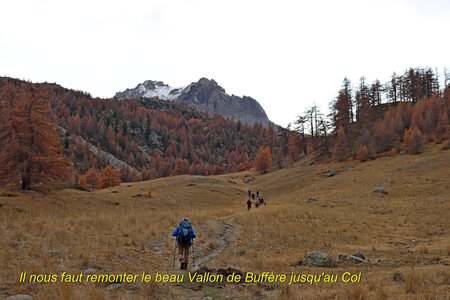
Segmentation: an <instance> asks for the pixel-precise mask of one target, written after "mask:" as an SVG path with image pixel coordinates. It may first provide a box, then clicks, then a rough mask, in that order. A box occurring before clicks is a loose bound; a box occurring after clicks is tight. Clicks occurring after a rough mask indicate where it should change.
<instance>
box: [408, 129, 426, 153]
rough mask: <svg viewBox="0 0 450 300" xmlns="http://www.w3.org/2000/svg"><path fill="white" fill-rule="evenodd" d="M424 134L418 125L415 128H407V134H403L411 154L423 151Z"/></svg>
mask: <svg viewBox="0 0 450 300" xmlns="http://www.w3.org/2000/svg"><path fill="white" fill-rule="evenodd" d="M424 140H425V138H424V136H423V135H422V132H420V129H419V128H417V126H414V127H413V128H409V129H405V134H404V135H403V142H404V144H405V149H406V151H407V152H408V153H410V154H418V153H421V152H422V147H423V144H424Z"/></svg>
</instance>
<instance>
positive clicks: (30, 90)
mask: <svg viewBox="0 0 450 300" xmlns="http://www.w3.org/2000/svg"><path fill="white" fill-rule="evenodd" d="M23 85H24V86H23V87H21V88H20V89H16V88H15V87H14V86H12V85H9V86H6V87H5V88H4V89H2V91H1V94H0V146H1V147H0V165H1V168H2V170H1V172H0V183H3V184H17V183H21V185H22V189H30V187H31V185H32V184H35V183H39V182H41V183H49V182H54V181H61V180H64V179H65V178H66V177H67V175H68V159H67V158H66V157H64V156H63V147H62V145H61V143H60V141H59V139H58V134H57V132H56V125H55V124H54V123H53V120H52V112H51V110H50V107H49V103H48V101H47V98H48V95H47V94H46V93H45V92H44V91H42V90H40V89H39V88H37V87H34V86H33V85H31V84H29V83H24V84H23Z"/></svg>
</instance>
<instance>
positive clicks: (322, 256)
mask: <svg viewBox="0 0 450 300" xmlns="http://www.w3.org/2000/svg"><path fill="white" fill-rule="evenodd" d="M306 263H307V264H308V265H311V266H315V267H326V268H334V267H336V266H337V263H336V260H335V259H334V258H333V257H332V256H330V255H328V254H326V253H323V252H320V251H312V252H309V253H308V255H307V256H306Z"/></svg>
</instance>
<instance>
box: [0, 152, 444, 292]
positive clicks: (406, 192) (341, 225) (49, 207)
mask: <svg viewBox="0 0 450 300" xmlns="http://www.w3.org/2000/svg"><path fill="white" fill-rule="evenodd" d="M441 148H442V146H441V145H428V147H427V148H426V151H425V152H424V153H423V154H420V155H415V156H411V155H398V156H396V157H380V158H378V159H377V160H374V161H369V162H365V163H361V162H358V161H352V160H350V161H346V162H341V163H332V164H325V165H315V164H310V163H309V161H306V160H304V161H301V162H299V163H297V164H294V165H292V166H289V167H287V168H285V169H282V170H278V171H273V172H270V173H268V174H265V175H258V174H256V173H252V172H244V173H236V174H229V175H222V176H211V177H197V176H176V177H171V178H164V179H157V180H153V181H147V182H138V183H130V184H122V185H121V186H119V187H115V188H110V189H105V190H101V191H96V192H84V191H78V190H73V189H55V188H51V189H50V188H45V187H41V188H39V191H31V192H22V191H20V190H18V189H16V188H1V189H0V298H1V297H7V296H10V295H16V294H27V295H31V296H33V299H58V298H60V299H88V298H89V299H111V298H113V299H114V298H116V299H128V298H129V299H167V298H172V299H203V298H204V297H207V296H210V297H212V298H213V299H266V298H267V299H450V268H449V266H448V265H449V264H450V198H449V197H450V196H449V192H448V191H449V190H450V152H449V151H448V150H447V151H442V150H441ZM330 171H331V172H330ZM327 173H328V174H332V173H335V175H334V176H332V177H326V176H325V175H324V174H327ZM376 187H381V188H382V190H383V192H382V193H381V192H373V190H374V188H376ZM248 189H252V190H259V191H261V194H262V196H263V197H264V199H265V200H266V201H267V205H266V206H263V207H260V208H252V210H251V211H249V212H247V209H246V201H247V190H248ZM149 192H151V196H150V197H149ZM183 217H188V218H189V219H190V220H191V221H192V223H193V226H194V229H195V230H196V231H197V232H198V238H197V239H196V240H195V244H194V247H195V248H194V250H195V263H196V264H195V267H194V266H192V265H191V267H190V270H189V271H190V272H191V274H193V273H194V272H196V271H197V272H198V274H206V273H208V272H209V273H211V274H225V275H227V274H231V273H232V272H235V273H243V274H245V273H246V272H253V273H255V274H260V273H262V272H273V273H274V274H286V275H287V277H288V280H289V277H290V275H291V274H292V273H294V274H312V275H322V278H323V277H324V275H327V274H328V275H338V277H339V278H340V280H338V282H336V283H326V282H320V283H314V284H309V283H294V284H292V285H289V284H287V283H267V282H263V283H189V282H187V280H186V279H185V281H184V282H183V283H153V282H151V283H142V282H135V283H123V284H115V285H114V284H111V283H69V284H68V283H60V282H56V283H30V282H26V283H19V277H20V274H21V272H27V274H46V275H47V274H61V273H62V272H67V273H69V274H79V273H90V272H94V274H121V273H124V272H127V273H129V274H142V272H146V273H149V274H155V273H156V272H158V273H159V274H172V275H183V274H185V275H186V272H184V271H180V270H178V269H177V268H178V264H177V263H175V268H173V265H172V264H173V250H174V240H173V238H172V237H171V233H172V231H173V229H174V228H175V227H176V226H177V224H178V222H179V220H180V219H181V218H183ZM312 251H321V252H324V253H326V254H329V255H331V256H333V257H335V258H337V257H338V255H352V254H353V253H355V252H357V251H361V252H363V253H364V256H365V257H366V258H367V259H368V260H369V262H367V263H359V264H357V263H353V262H343V263H339V264H338V265H337V266H336V267H329V268H327V267H313V266H310V265H309V264H307V263H306V256H307V253H310V252H312ZM345 272H350V273H351V274H360V273H361V278H360V282H357V283H344V282H342V275H343V274H344V273H345ZM186 276H187V275H186Z"/></svg>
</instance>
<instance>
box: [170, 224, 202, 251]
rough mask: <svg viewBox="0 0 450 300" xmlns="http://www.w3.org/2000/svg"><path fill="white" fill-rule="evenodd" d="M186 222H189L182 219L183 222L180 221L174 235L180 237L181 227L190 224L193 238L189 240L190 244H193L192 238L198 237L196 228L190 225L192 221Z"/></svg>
mask: <svg viewBox="0 0 450 300" xmlns="http://www.w3.org/2000/svg"><path fill="white" fill-rule="evenodd" d="M185 222H187V221H182V222H181V223H180V225H178V227H177V228H175V230H174V231H173V232H172V236H175V237H178V235H179V234H180V231H181V229H180V227H183V226H186V225H188V226H190V228H191V230H190V233H191V240H190V241H189V245H191V244H192V239H195V237H196V236H197V235H196V234H195V231H194V228H192V226H191V225H190V223H189V222H187V223H185Z"/></svg>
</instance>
